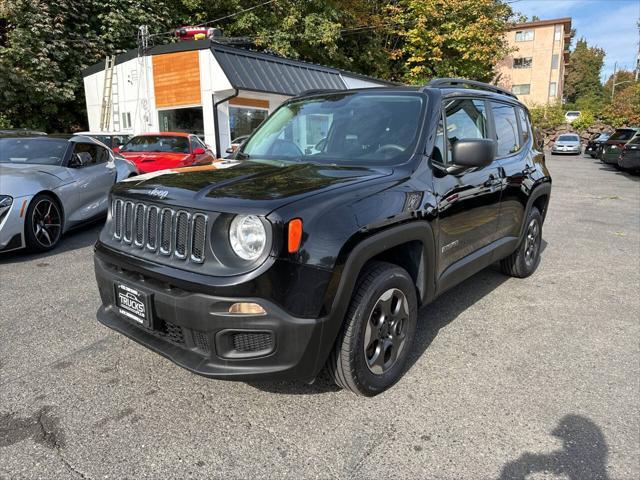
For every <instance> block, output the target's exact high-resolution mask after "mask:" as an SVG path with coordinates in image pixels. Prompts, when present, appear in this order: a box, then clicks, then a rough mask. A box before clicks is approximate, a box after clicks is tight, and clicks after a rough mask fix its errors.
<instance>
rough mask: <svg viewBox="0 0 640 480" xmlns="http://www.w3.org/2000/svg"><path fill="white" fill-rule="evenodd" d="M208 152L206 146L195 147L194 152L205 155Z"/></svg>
mask: <svg viewBox="0 0 640 480" xmlns="http://www.w3.org/2000/svg"><path fill="white" fill-rule="evenodd" d="M205 152H206V150H205V149H204V148H194V149H193V154H194V155H203V154H204V153H205Z"/></svg>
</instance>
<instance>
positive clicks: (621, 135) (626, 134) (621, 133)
mask: <svg viewBox="0 0 640 480" xmlns="http://www.w3.org/2000/svg"><path fill="white" fill-rule="evenodd" d="M635 134H636V131H635V130H616V132H615V133H614V134H613V135H611V136H610V137H609V140H629V139H631V138H632V137H633V136H634V135H635Z"/></svg>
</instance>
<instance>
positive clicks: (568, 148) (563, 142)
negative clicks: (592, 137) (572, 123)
mask: <svg viewBox="0 0 640 480" xmlns="http://www.w3.org/2000/svg"><path fill="white" fill-rule="evenodd" d="M580 152H582V143H581V141H580V137H579V136H578V134H577V133H563V134H562V135H560V136H558V138H556V141H555V142H553V145H552V147H551V155H555V154H557V153H570V154H572V155H577V154H579V153H580Z"/></svg>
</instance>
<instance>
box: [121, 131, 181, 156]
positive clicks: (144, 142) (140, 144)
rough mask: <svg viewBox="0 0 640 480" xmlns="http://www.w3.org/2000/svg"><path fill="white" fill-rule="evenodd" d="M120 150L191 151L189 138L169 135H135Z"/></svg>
mask: <svg viewBox="0 0 640 480" xmlns="http://www.w3.org/2000/svg"><path fill="white" fill-rule="evenodd" d="M120 151H121V152H168V153H189V139H188V138H187V137H171V136H169V135H157V136H156V135H143V136H140V137H133V138H132V139H131V140H129V143H127V144H125V145H123V146H122V148H120Z"/></svg>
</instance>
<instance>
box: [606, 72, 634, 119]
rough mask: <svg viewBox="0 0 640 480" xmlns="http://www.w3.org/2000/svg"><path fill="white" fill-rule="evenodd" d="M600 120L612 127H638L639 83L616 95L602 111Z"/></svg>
mask: <svg viewBox="0 0 640 480" xmlns="http://www.w3.org/2000/svg"><path fill="white" fill-rule="evenodd" d="M602 120H603V121H604V122H605V123H608V124H610V125H612V126H614V127H620V126H622V125H629V126H640V82H634V83H633V84H632V85H631V86H630V87H628V88H625V89H624V90H623V91H622V92H621V93H620V94H619V95H616V96H615V98H614V99H613V102H611V103H610V104H609V105H607V106H606V107H605V108H604V109H603V111H602Z"/></svg>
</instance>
